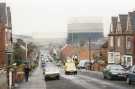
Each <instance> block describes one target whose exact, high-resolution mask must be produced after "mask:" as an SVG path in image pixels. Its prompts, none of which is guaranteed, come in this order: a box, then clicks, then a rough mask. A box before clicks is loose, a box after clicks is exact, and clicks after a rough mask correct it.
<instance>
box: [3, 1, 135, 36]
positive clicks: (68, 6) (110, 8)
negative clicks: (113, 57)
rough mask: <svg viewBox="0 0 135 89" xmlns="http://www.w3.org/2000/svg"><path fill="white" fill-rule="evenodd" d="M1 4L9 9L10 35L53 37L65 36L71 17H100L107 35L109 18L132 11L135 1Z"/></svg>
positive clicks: (134, 8)
mask: <svg viewBox="0 0 135 89" xmlns="http://www.w3.org/2000/svg"><path fill="white" fill-rule="evenodd" d="M0 1H1V0H0ZM3 1H6V2H7V5H9V6H10V7H11V13H12V24H13V33H16V34H27V35H30V34H32V33H34V34H35V33H37V32H38V33H42V34H43V35H46V34H47V35H46V37H52V38H55V37H65V36H66V32H67V23H68V19H69V18H70V17H91V16H99V17H103V23H104V33H105V35H107V34H108V32H109V26H110V25H109V24H110V17H111V16H117V15H118V14H127V13H128V12H129V11H133V10H135V0H3ZM43 32H44V33H43ZM55 33H56V34H55Z"/></svg>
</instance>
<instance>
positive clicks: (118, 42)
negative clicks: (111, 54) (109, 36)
mask: <svg viewBox="0 0 135 89" xmlns="http://www.w3.org/2000/svg"><path fill="white" fill-rule="evenodd" d="M117 46H118V47H120V37H118V39H117Z"/></svg>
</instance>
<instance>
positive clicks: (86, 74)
mask: <svg viewBox="0 0 135 89" xmlns="http://www.w3.org/2000/svg"><path fill="white" fill-rule="evenodd" d="M46 88H47V89H135V84H133V85H128V84H127V83H126V82H125V81H121V80H104V79H103V78H102V74H101V73H100V72H90V71H79V72H78V75H64V74H63V73H62V74H61V79H60V80H49V81H47V82H46Z"/></svg>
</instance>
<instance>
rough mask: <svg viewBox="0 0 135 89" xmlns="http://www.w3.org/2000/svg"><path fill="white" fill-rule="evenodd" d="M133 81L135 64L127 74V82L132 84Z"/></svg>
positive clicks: (134, 78)
mask: <svg viewBox="0 0 135 89" xmlns="http://www.w3.org/2000/svg"><path fill="white" fill-rule="evenodd" d="M132 82H135V65H134V66H132V67H131V69H130V70H129V72H128V74H127V83H128V84H132Z"/></svg>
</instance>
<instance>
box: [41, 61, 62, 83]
mask: <svg viewBox="0 0 135 89" xmlns="http://www.w3.org/2000/svg"><path fill="white" fill-rule="evenodd" d="M43 74H44V77H45V80H47V79H48V78H56V79H58V80H59V79H60V71H59V68H58V67H57V66H56V65H55V64H53V63H52V62H47V63H46V66H45V67H44V69H43Z"/></svg>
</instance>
